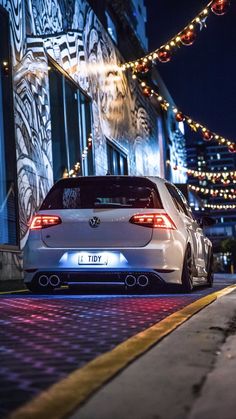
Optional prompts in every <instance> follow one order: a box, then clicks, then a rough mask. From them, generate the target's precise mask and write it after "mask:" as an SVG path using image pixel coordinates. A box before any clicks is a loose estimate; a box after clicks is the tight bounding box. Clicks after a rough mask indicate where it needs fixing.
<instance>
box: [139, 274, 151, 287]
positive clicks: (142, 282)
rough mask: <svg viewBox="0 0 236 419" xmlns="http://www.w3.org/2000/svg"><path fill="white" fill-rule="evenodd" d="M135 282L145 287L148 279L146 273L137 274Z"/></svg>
mask: <svg viewBox="0 0 236 419" xmlns="http://www.w3.org/2000/svg"><path fill="white" fill-rule="evenodd" d="M137 284H138V285H139V286H140V287H147V285H148V284H149V279H148V277H147V276H146V275H139V277H138V279H137Z"/></svg>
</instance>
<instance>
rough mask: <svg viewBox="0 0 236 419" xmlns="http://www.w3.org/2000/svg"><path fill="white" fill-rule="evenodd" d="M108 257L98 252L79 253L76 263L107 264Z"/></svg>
mask: <svg viewBox="0 0 236 419" xmlns="http://www.w3.org/2000/svg"><path fill="white" fill-rule="evenodd" d="M107 263H108V257H107V255H103V254H99V253H85V254H82V255H79V260H78V264H79V265H107Z"/></svg>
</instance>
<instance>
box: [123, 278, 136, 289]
mask: <svg viewBox="0 0 236 419" xmlns="http://www.w3.org/2000/svg"><path fill="white" fill-rule="evenodd" d="M125 285H126V286H127V287H134V286H135V285H136V278H135V276H134V275H127V276H126V277H125Z"/></svg>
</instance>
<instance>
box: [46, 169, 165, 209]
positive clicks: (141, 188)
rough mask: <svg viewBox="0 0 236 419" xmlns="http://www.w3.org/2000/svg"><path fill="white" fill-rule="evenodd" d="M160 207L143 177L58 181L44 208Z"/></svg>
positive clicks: (152, 185)
mask: <svg viewBox="0 0 236 419" xmlns="http://www.w3.org/2000/svg"><path fill="white" fill-rule="evenodd" d="M77 208H94V209H95V208H163V206H162V203H161V199H160V196H159V192H158V190H157V187H156V185H155V184H154V183H153V182H151V181H150V180H149V179H145V178H122V177H121V178H119V177H110V176H109V177H98V178H96V177H91V178H89V177H88V178H86V177H85V178H69V179H62V180H60V181H59V182H57V183H56V184H55V185H54V186H53V188H52V189H51V191H50V192H49V194H48V195H47V197H46V198H45V200H44V202H43V204H42V206H41V208H40V209H41V210H44V209H77Z"/></svg>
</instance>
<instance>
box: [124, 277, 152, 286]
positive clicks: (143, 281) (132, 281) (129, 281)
mask: <svg viewBox="0 0 236 419" xmlns="http://www.w3.org/2000/svg"><path fill="white" fill-rule="evenodd" d="M148 284H149V279H148V277H147V275H139V276H138V277H137V278H136V277H135V276H134V275H127V276H126V277H125V285H126V286H127V287H134V286H135V285H138V286H139V287H143V288H144V287H147V286H148Z"/></svg>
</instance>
